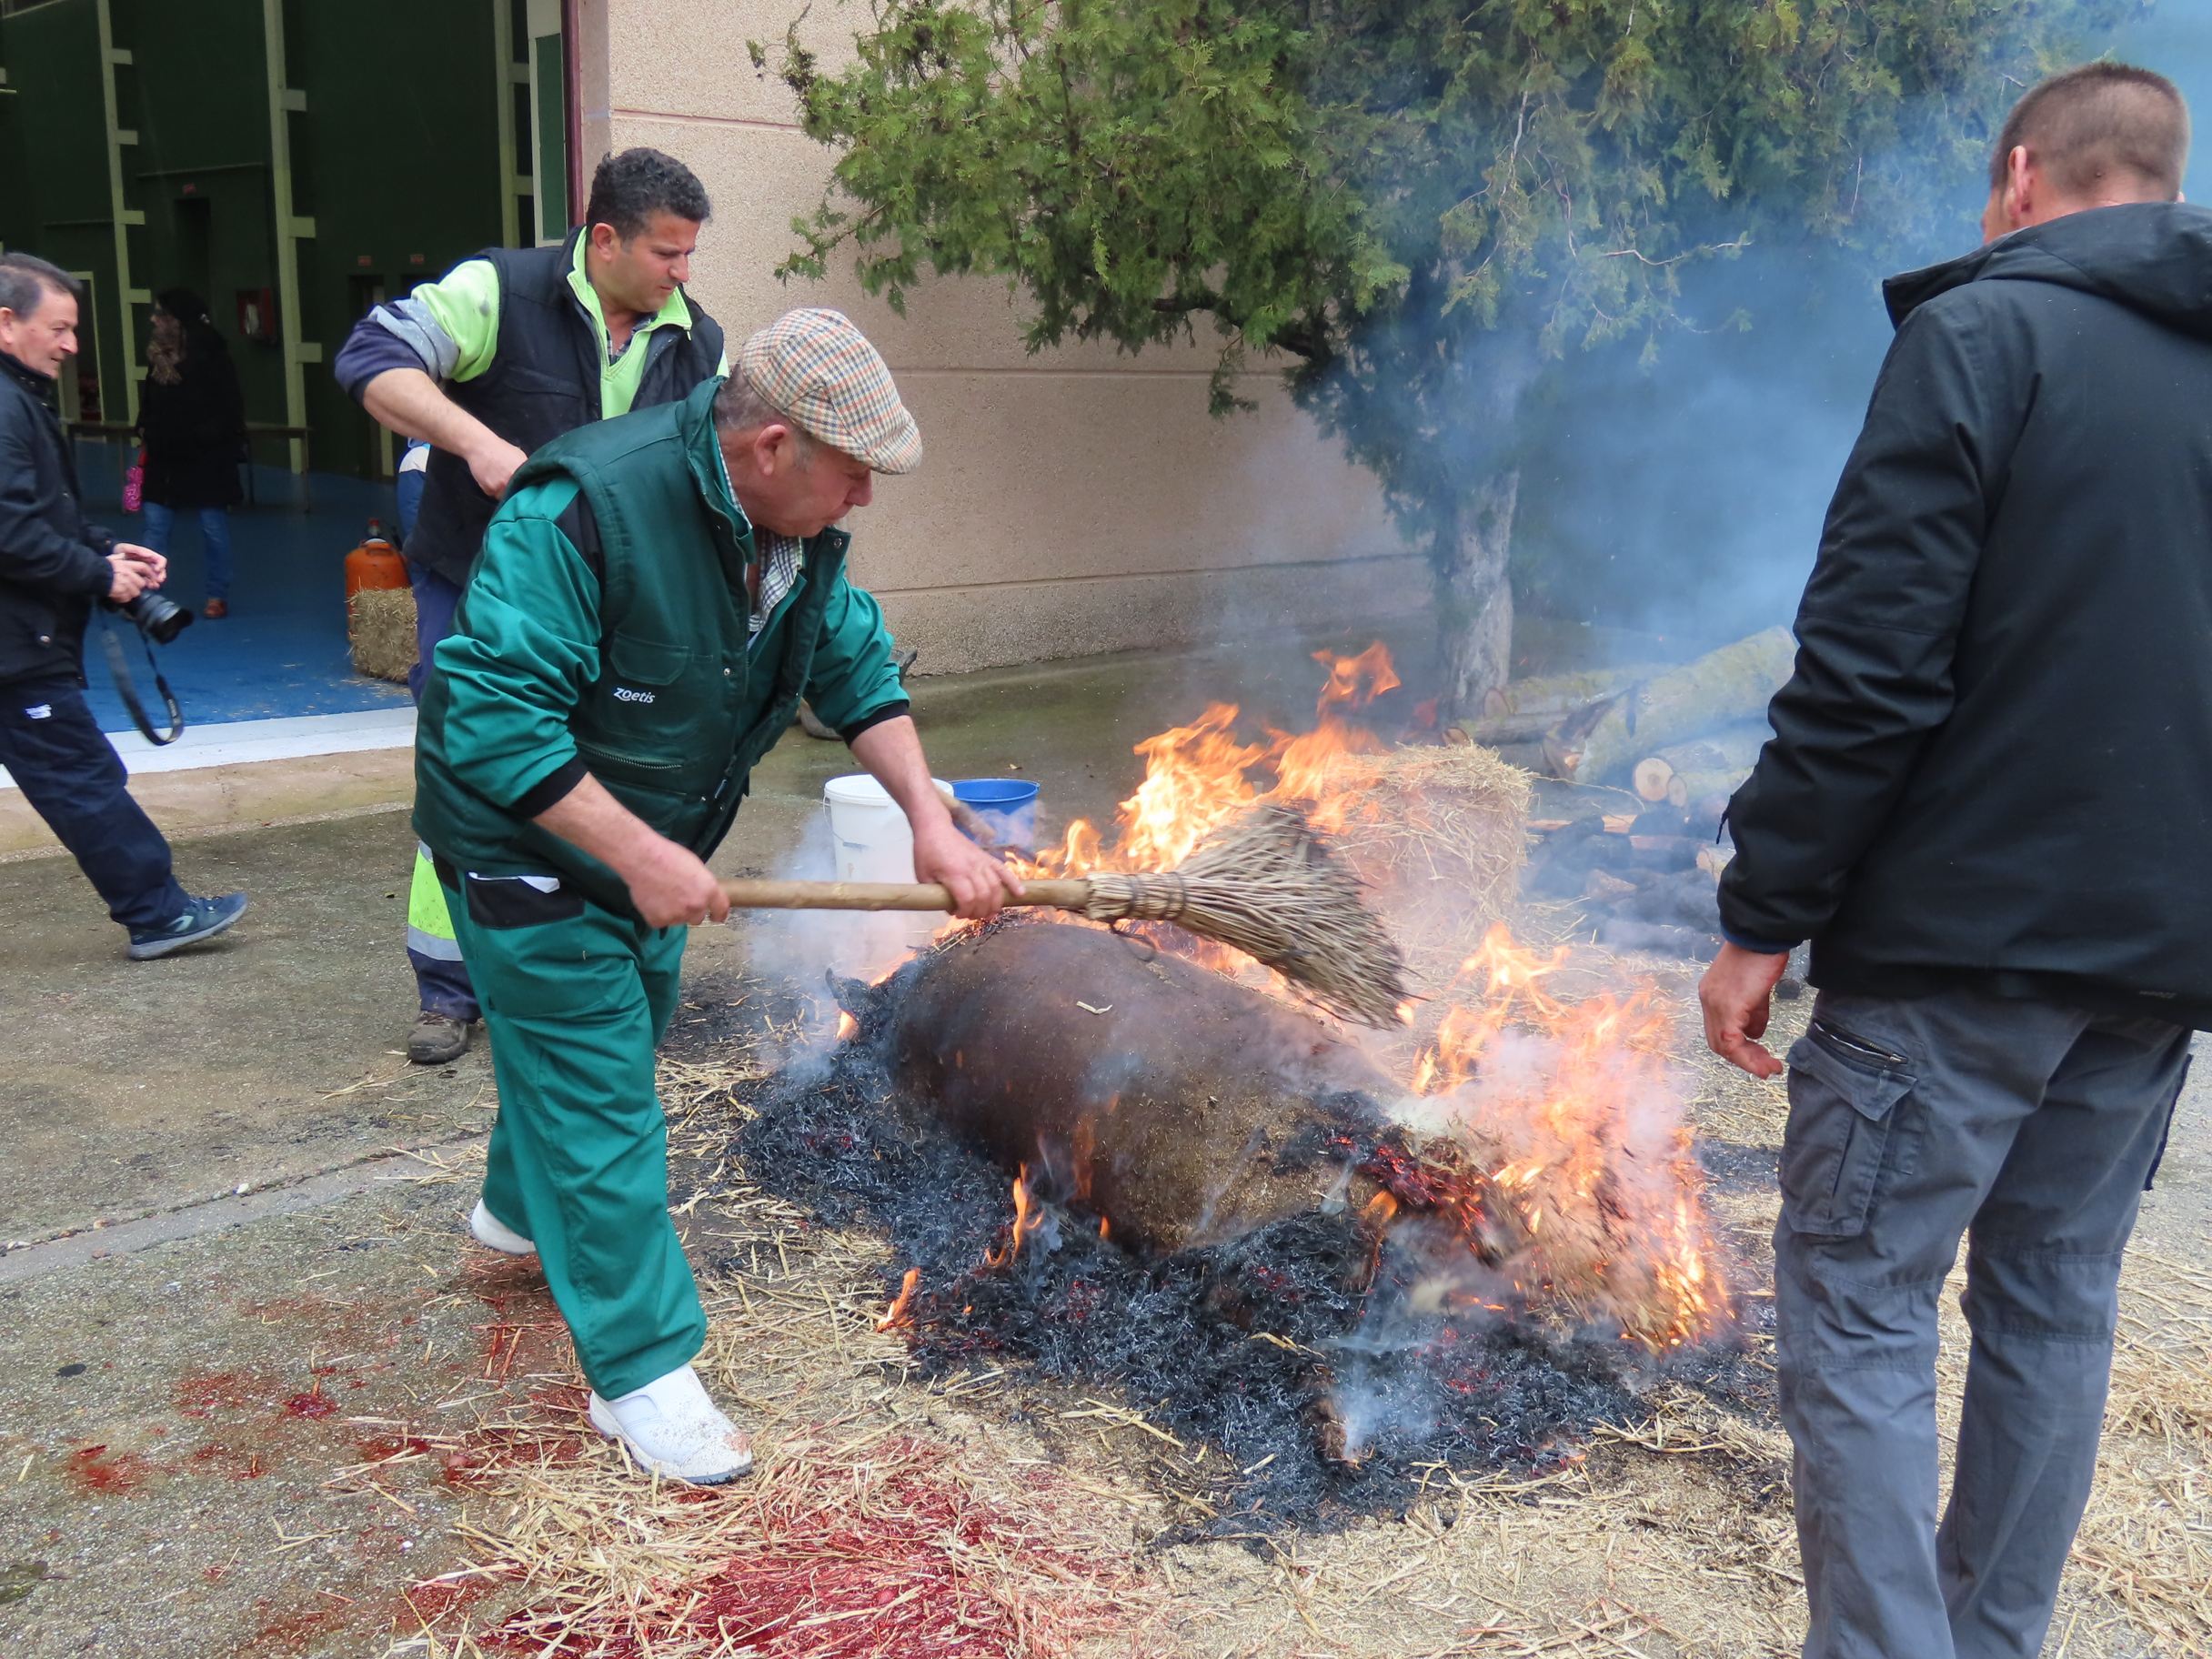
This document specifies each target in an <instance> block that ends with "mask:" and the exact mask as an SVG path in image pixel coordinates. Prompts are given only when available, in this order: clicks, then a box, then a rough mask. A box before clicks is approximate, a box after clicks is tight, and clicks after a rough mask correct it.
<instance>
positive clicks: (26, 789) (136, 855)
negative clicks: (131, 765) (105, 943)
mask: <svg viewBox="0 0 2212 1659" xmlns="http://www.w3.org/2000/svg"><path fill="white" fill-rule="evenodd" d="M0 766H5V767H6V768H7V769H8V775H9V776H10V777H12V778H13V779H15V783H16V786H17V787H18V788H19V789H22V790H23V798H24V799H25V800H27V801H29V802H30V803H31V809H32V810H33V811H35V812H36V813H37V814H38V816H39V817H41V818H43V819H45V820H46V828H47V829H51V830H53V831H54V834H55V839H56V840H59V841H60V842H61V844H62V845H63V846H65V847H66V848H67V849H68V850H70V852H71V853H73V854H74V855H75V858H76V862H77V868H78V869H80V870H83V871H84V872H85V876H86V877H87V878H88V879H89V880H91V882H92V884H93V886H94V887H96V888H97V889H98V890H99V893H100V897H101V898H103V899H105V900H107V913H108V914H109V915H110V916H112V917H114V918H115V919H116V920H117V921H118V922H121V923H122V924H123V925H124V926H125V927H126V928H157V927H161V926H164V925H165V924H166V923H168V922H172V921H174V920H176V918H177V917H179V916H181V915H182V914H184V910H185V906H186V904H187V903H188V902H190V901H189V900H187V899H186V896H185V890H184V889H182V888H180V887H178V886H177V885H176V877H175V876H173V875H171V874H170V872H169V843H168V842H167V841H166V840H163V839H162V834H161V831H160V830H158V829H156V828H155V827H154V820H153V819H149V818H148V817H146V813H145V812H144V811H143V810H142V809H140V807H139V805H138V803H137V802H136V801H135V800H133V799H131V797H130V791H129V789H128V788H127V787H126V781H127V780H126V775H125V773H124V770H123V761H122V759H120V758H119V757H118V756H117V755H116V749H115V745H113V744H112V743H110V742H109V741H108V740H107V739H106V737H105V736H104V735H102V733H101V731H100V726H99V722H98V721H96V720H95V719H93V718H92V710H91V709H89V708H87V707H86V706H85V694H84V692H83V691H82V690H80V689H78V687H77V684H76V682H75V680H70V679H52V680H31V681H24V680H18V681H15V682H13V683H11V684H8V685H5V686H0Z"/></svg>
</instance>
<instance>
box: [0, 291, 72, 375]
mask: <svg viewBox="0 0 2212 1659" xmlns="http://www.w3.org/2000/svg"><path fill="white" fill-rule="evenodd" d="M38 293H39V300H38V304H37V305H36V306H35V307H33V309H32V310H31V312H30V314H29V315H28V316H18V315H17V314H16V313H15V312H13V311H10V310H7V309H5V307H0V351H5V353H7V355H8V356H9V357H13V358H15V361H16V362H18V363H20V364H22V365H23V366H24V367H25V368H29V369H35V370H36V371H37V372H38V373H39V374H42V375H58V374H60V373H61V372H62V365H63V364H64V363H66V362H67V361H68V360H69V359H70V358H71V357H75V356H76V296H75V295H74V294H65V293H62V292H60V291H59V290H57V289H55V288H49V287H44V286H43V285H42V286H41V287H40V288H39V290H38Z"/></svg>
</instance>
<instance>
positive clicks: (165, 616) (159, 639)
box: [120, 588, 192, 645]
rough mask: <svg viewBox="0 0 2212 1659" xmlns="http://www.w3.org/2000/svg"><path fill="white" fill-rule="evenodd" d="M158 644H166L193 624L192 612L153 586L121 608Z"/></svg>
mask: <svg viewBox="0 0 2212 1659" xmlns="http://www.w3.org/2000/svg"><path fill="white" fill-rule="evenodd" d="M120 609H121V610H122V612H123V614H124V615H125V616H126V617H128V618H130V619H131V620H132V621H133V622H135V623H136V624H137V627H138V631H139V632H140V633H142V634H144V635H145V636H146V638H148V639H151V640H152V641H153V642H154V643H155V644H156V645H166V644H168V643H169V641H170V640H172V639H174V638H176V636H177V635H179V634H181V633H183V632H184V631H185V629H186V628H190V627H191V626H192V613H191V612H190V611H188V610H186V608H184V607H183V606H182V605H179V604H178V603H177V602H176V600H175V599H171V598H163V597H162V596H161V595H160V594H158V593H156V592H155V591H154V590H153V589H152V588H147V589H146V591H145V592H144V593H142V594H140V595H139V596H138V597H137V598H135V599H132V600H130V601H129V602H128V603H127V604H125V605H123V606H121V607H120Z"/></svg>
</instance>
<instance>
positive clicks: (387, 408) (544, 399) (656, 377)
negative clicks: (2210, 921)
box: [335, 149, 729, 1065]
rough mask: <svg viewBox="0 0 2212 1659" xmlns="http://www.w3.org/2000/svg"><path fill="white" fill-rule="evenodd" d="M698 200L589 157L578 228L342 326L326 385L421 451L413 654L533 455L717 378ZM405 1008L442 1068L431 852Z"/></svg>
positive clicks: (449, 978) (412, 678) (458, 1001)
mask: <svg viewBox="0 0 2212 1659" xmlns="http://www.w3.org/2000/svg"><path fill="white" fill-rule="evenodd" d="M708 212H709V206H708V201H707V192H706V190H705V188H704V187H703V186H701V185H700V184H699V180H698V179H697V178H696V177H695V176H693V175H692V173H691V170H690V169H689V168H688V167H686V166H684V165H683V163H681V162H679V161H678V160H676V159H675V158H674V157H673V156H664V155H663V154H661V152H659V150H652V149H633V150H624V151H622V152H621V153H620V154H619V155H616V156H608V158H607V159H606V160H604V161H602V162H600V163H599V166H598V172H597V173H596V174H595V175H594V176H593V177H592V181H591V196H590V200H589V201H588V204H587V206H586V207H585V210H584V225H583V227H582V228H580V229H578V230H576V231H573V232H571V233H570V235H569V236H568V241H566V242H565V243H563V244H562V245H561V246H558V247H533V248H521V249H516V248H498V247H495V248H488V249H486V250H485V251H484V252H483V253H481V254H479V255H478V256H476V257H474V258H472V259H465V260H463V261H462V262H461V263H460V264H459V265H457V266H455V267H454V268H453V269H452V270H450V271H448V272H447V274H446V275H445V276H444V277H440V278H439V279H438V280H437V282H434V283H428V284H426V285H424V286H423V287H418V288H417V289H416V290H415V291H414V293H412V294H411V295H409V296H408V297H407V298H405V299H402V300H397V301H394V302H392V303H391V304H388V305H382V306H378V307H377V308H376V309H375V310H373V311H371V312H370V313H369V314H368V316H367V317H364V318H363V319H362V320H361V321H360V322H359V323H358V324H357V325H356V326H355V327H354V330H353V333H352V334H351V335H350V336H349V337H347V341H346V345H345V347H344V349H343V350H341V351H340V352H339V353H338V358H337V364H336V365H335V367H336V370H337V377H338V380H339V382H340V383H341V384H342V385H343V386H344V387H346V389H347V391H348V392H349V393H351V394H352V395H353V396H354V397H357V398H359V399H360V400H361V403H362V405H363V407H366V408H367V410H368V412H369V413H370V414H371V415H374V416H375V417H377V419H378V420H380V421H382V422H383V423H384V424H385V425H386V426H387V427H390V428H391V429H392V430H393V431H395V432H397V433H398V434H400V435H401V436H402V437H414V438H421V439H423V440H424V441H425V442H427V443H428V444H429V445H430V446H431V450H430V460H429V466H428V469H427V477H426V479H425V483H424V486H423V492H422V498H421V506H420V508H419V511H418V516H417V519H416V522H415V524H414V526H413V528H411V529H410V530H409V531H408V533H407V547H406V549H405V550H406V554H407V574H408V578H409V581H410V583H411V585H412V586H413V588H414V589H415V618H416V630H415V631H416V643H417V648H418V651H417V664H416V669H415V671H414V673H412V674H410V675H409V676H408V684H409V689H411V690H413V692H414V693H415V695H416V697H417V699H420V698H421V696H422V689H423V682H424V680H425V679H426V678H427V676H428V674H429V672H430V660H431V658H430V654H431V652H432V651H434V650H435V649H437V643H438V641H439V640H441V639H443V638H445V637H446V636H447V634H449V633H451V632H452V631H453V611H454V607H455V606H456V605H457V603H459V600H460V597H461V588H463V586H464V585H465V584H466V583H467V582H468V569H469V567H470V565H471V564H473V563H474V562H475V559H476V556H477V548H478V545H479V544H480V543H481V542H482V541H483V539H484V527H485V526H486V525H487V524H488V523H490V522H491V516H492V512H493V509H494V508H497V507H498V503H499V498H500V497H501V496H503V495H505V494H506V493H507V481H508V478H510V477H511V476H513V473H514V470H515V468H518V467H519V466H521V465H522V463H523V461H524V460H525V459H527V458H528V456H529V455H530V453H531V452H532V451H533V450H535V449H538V448H539V447H542V446H544V445H546V444H548V443H550V442H551V441H552V440H553V439H554V438H556V437H559V436H560V435H561V434H562V433H564V432H571V431H574V430H575V429H576V428H577V427H581V426H584V425H587V424H588V423H589V422H591V421H595V420H601V419H611V418H612V417H615V416H617V415H626V414H628V412H629V411H630V410H631V409H633V408H646V407H650V406H652V405H654V404H660V403H675V402H679V401H680V400H681V399H682V398H684V397H686V396H688V395H689V393H690V391H691V390H692V388H693V387H696V386H698V385H699V382H700V381H701V380H704V379H706V378H708V377H709V376H711V375H717V374H720V373H723V372H725V371H726V370H727V369H728V367H729V363H728V360H727V359H726V358H725V357H724V356H723V352H722V331H721V329H720V328H719V327H718V326H717V325H716V323H715V321H714V319H713V318H712V317H709V316H708V315H707V313H706V310H705V308H704V307H701V306H700V305H699V303H698V302H697V301H696V300H694V299H692V298H691V297H689V295H688V294H687V293H686V292H685V290H684V284H685V283H686V282H687V281H689V277H690V273H691V254H692V250H693V249H694V248H695V247H697V246H698V245H699V226H700V225H701V224H703V223H704V222H705V220H706V218H707V216H708ZM407 958H408V960H409V961H410V962H411V963H412V964H413V966H414V969H415V984H416V992H417V1008H418V1010H419V1011H418V1012H417V1015H416V1017H415V1025H414V1029H413V1030H412V1031H410V1032H409V1033H408V1034H407V1058H408V1059H410V1060H412V1061H416V1062H417V1064H420V1065H442V1064H444V1063H445V1062H446V1061H449V1060H452V1059H455V1058H456V1057H457V1056H458V1055H459V1054H460V1052H461V1051H463V1050H464V1049H466V1048H467V1047H468V1032H469V1028H470V1027H471V1026H472V1025H473V1024H474V1023H475V1022H476V1021H477V1020H478V1017H479V1014H480V1011H481V1010H479V1009H478V1005H477V1000H476V992H475V991H474V990H473V989H472V988H471V987H470V985H469V982H468V969H467V967H466V966H465V965H464V963H463V962H462V960H461V952H460V946H459V944H458V942H457V940H455V938H454V931H453V921H452V919H451V918H450V917H449V916H447V913H446V904H445V899H444V897H443V894H442V891H441V890H440V889H439V887H438V884H437V874H436V872H435V871H434V870H432V868H431V865H430V860H429V855H428V853H427V851H424V850H417V857H416V860H415V877H414V885H413V888H412V890H411V891H410V893H409V896H408V903H407Z"/></svg>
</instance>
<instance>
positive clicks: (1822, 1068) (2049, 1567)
mask: <svg viewBox="0 0 2212 1659" xmlns="http://www.w3.org/2000/svg"><path fill="white" fill-rule="evenodd" d="M2189 1041H2190V1033H2189V1032H2188V1031H2184V1030H2182V1029H2181V1028H2180V1027H2178V1026H2174V1025H2168V1024H2165V1023H2163V1022H2160V1021H2154V1020H2142V1019H2129V1018H2124V1017H2120V1016H2107V1015H2102V1014H2093V1013H2087V1012H2085V1011H2083V1010H2078V1009H2071V1008H2062V1007H2058V1006H2056V1005H2054V1004H2050V1003H2044V1002H2026V1001H2014V1000H2004V999H2000V998H1996V997H1990V996H1985V995H1982V994H1981V993H1979V992H1976V991H1968V990H1955V991H1947V992H1945V993H1942V994H1940V995H1936V996H1930V997H1918V998H1911V999H1893V998H1877V997H1839V996H1831V995H1827V994H1825V993H1824V994H1823V995H1822V997H1821V999H1820V1000H1819V1002H1818V1004H1817V1005H1816V1006H1815V1009H1814V1010H1813V1029H1812V1031H1810V1032H1809V1033H1808V1034H1807V1035H1806V1036H1805V1037H1804V1038H1803V1039H1801V1040H1800V1041H1798V1042H1797V1044H1796V1045H1795V1047H1794V1048H1792V1049H1791V1051H1790V1080H1789V1086H1790V1117H1789V1127H1788V1129H1787V1130H1786V1131H1785V1134H1784V1138H1783V1149H1782V1219H1781V1222H1780V1223H1779V1224H1778V1225H1777V1227H1776V1228H1775V1317H1776V1343H1775V1360H1776V1366H1777V1370H1778V1372H1779V1373H1780V1382H1781V1393H1782V1415H1783V1421H1784V1423H1785V1424H1786V1425H1787V1426H1788V1429H1789V1432H1790V1438H1791V1439H1792V1440H1793V1441H1794V1442H1795V1444H1796V1449H1797V1457H1796V1467H1795V1483H1794V1484H1795V1493H1796V1501H1797V1536H1798V1543H1799V1546H1800V1548H1801V1549H1802V1551H1803V1553H1804V1557H1805V1595H1806V1599H1807V1601H1808V1602H1809V1603H1810V1605H1811V1614H1812V1622H1811V1627H1810V1631H1809V1634H1807V1636H1806V1638H1805V1655H1806V1659H2035V1655H2036V1654H2038V1653H2040V1652H2041V1651H2042V1647H2043V1638H2044V1633H2045V1631H2046V1628H2047V1627H2048V1625H2049V1624H2050V1619H2051V1606H2052V1603H2053V1601H2054V1600H2055V1599H2056V1595H2057V1592H2058V1574H2059V1570H2060V1568H2061V1567H2062V1566H2063V1565H2064V1564H2065V1562H2066V1551H2067V1550H2068V1548H2069V1547H2070V1546H2071V1545H2072V1543H2073V1540H2074V1531H2075V1528H2076V1526H2077V1525H2078V1524H2079V1523H2080V1521H2081V1516H2082V1511H2083V1509H2084V1507H2085V1506H2086V1503H2088V1498H2089V1486H2090V1482H2091V1479H2092V1477H2093V1476H2094V1474H2095V1473H2096V1444H2097V1437H2098V1434H2099V1433H2100V1432H2101V1430H2102V1428H2103V1425H2104V1413H2105V1394H2106V1386H2107V1383H2108V1382H2109V1380H2110V1375H2111V1370H2112V1338H2113V1326H2114V1322H2115V1320H2116V1317H2117V1312H2118V1283H2119V1276H2120V1256H2121V1252H2122V1251H2123V1249H2124V1248H2125V1247H2126V1245H2127V1235H2128V1233H2129V1232H2131V1231H2132V1230H2133V1228H2134V1226H2135V1220H2136V1209H2137V1204H2138V1202H2140V1200H2141V1198H2142V1194H2143V1191H2144V1189H2145V1187H2146V1186H2147V1183H2148V1181H2149V1179H2150V1177H2151V1175H2152V1173H2153V1172H2154V1171H2155V1169H2156V1167H2157V1159H2158V1155H2159V1152H2160V1150H2161V1149H2162V1147H2163V1146H2164V1144H2165V1137H2166V1131H2167V1125H2168V1123H2169V1121H2170V1120H2171V1115H2172V1111H2173V1108H2174V1104H2175V1101H2177V1098H2178V1096H2179V1094H2180V1091H2181V1083H2182V1079H2183V1077H2184V1075H2185V1074H2186V1073H2187V1069H2188V1054H2189ZM1962 1234H1963V1235H1964V1236H1965V1237H1966V1241H1967V1258H1966V1296H1965V1302H1964V1305H1965V1308H1966V1322H1967V1324H1968V1325H1969V1326H1970V1327H1971V1328H1972V1331H1973V1342H1972V1346H1971V1348H1970V1349H1969V1351H1968V1357H1967V1367H1966V1403H1965V1410H1964V1414H1963V1416H1962V1418H1961V1421H1960V1423H1959V1431H1958V1460H1957V1467H1956V1473H1955V1474H1954V1477H1953V1480H1952V1486H1951V1496H1950V1502H1949V1504H1948V1506H1947V1507H1946V1509H1945V1510H1944V1512H1943V1514H1942V1520H1941V1523H1940V1525H1939V1524H1938V1523H1937V1508H1936V1506H1937V1473H1936V1439H1935V1351H1936V1335H1935V1312H1936V1298H1937V1297H1938V1295H1940V1294H1941V1292H1942V1290H1943V1285H1944V1281H1945V1278H1946V1276H1947V1275H1948V1274H1949V1273H1950V1272H1951V1270H1952V1267H1953V1265H1954V1264H1955V1263H1956V1261H1957V1259H1958V1245H1959V1240H1960V1237H1961V1235H1962Z"/></svg>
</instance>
